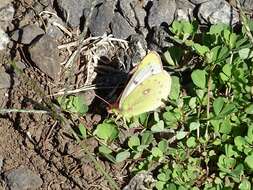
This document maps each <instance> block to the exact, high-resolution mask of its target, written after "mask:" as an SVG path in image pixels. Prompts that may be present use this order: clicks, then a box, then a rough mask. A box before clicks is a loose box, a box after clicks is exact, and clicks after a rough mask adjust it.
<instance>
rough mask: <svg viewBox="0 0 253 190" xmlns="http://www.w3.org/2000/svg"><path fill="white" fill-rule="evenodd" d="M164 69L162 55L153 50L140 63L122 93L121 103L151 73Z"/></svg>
mask: <svg viewBox="0 0 253 190" xmlns="http://www.w3.org/2000/svg"><path fill="white" fill-rule="evenodd" d="M162 71H163V68H162V62H161V58H160V56H159V55H158V54H157V53H156V52H154V51H151V52H150V53H149V54H148V55H146V56H145V58H144V59H143V60H142V61H141V63H140V64H139V65H138V67H137V70H136V71H135V73H134V75H133V76H132V78H131V79H130V81H129V82H128V84H127V86H126V88H125V89H124V91H123V93H122V95H121V98H120V102H119V105H120V106H121V104H122V102H123V101H124V99H125V98H126V97H127V96H128V95H129V94H130V93H131V92H132V91H133V90H134V89H135V87H136V86H138V85H139V84H141V83H142V82H143V81H144V80H146V79H147V78H148V77H150V76H151V75H155V74H158V73H161V72H162Z"/></svg>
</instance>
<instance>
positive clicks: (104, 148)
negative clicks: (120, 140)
mask: <svg viewBox="0 0 253 190" xmlns="http://www.w3.org/2000/svg"><path fill="white" fill-rule="evenodd" d="M98 151H99V152H100V153H103V154H111V153H112V150H111V149H110V148H108V147H107V146H105V145H102V146H99V148H98Z"/></svg>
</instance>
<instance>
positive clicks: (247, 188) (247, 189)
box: [239, 179, 251, 190]
mask: <svg viewBox="0 0 253 190" xmlns="http://www.w3.org/2000/svg"><path fill="white" fill-rule="evenodd" d="M239 189H240V190H251V183H250V181H249V180H247V179H243V180H242V182H241V183H240V185H239Z"/></svg>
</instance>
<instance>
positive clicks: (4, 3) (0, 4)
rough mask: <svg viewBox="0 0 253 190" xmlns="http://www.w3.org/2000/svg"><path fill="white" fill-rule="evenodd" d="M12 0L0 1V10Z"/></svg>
mask: <svg viewBox="0 0 253 190" xmlns="http://www.w3.org/2000/svg"><path fill="white" fill-rule="evenodd" d="M11 2H12V0H0V9H1V8H3V7H5V6H6V5H8V4H9V3H11Z"/></svg>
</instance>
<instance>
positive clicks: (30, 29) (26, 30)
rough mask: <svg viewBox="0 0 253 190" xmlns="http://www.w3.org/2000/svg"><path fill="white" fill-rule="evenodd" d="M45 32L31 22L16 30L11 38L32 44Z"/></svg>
mask: <svg viewBox="0 0 253 190" xmlns="http://www.w3.org/2000/svg"><path fill="white" fill-rule="evenodd" d="M43 34H45V32H44V30H42V28H40V27H39V26H37V25H35V24H30V25H26V26H24V27H23V28H20V29H18V30H15V31H14V32H13V34H12V36H11V39H12V40H14V41H16V42H19V43H22V44H30V43H31V42H32V41H33V40H34V39H35V38H37V37H38V36H41V35H43Z"/></svg>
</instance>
